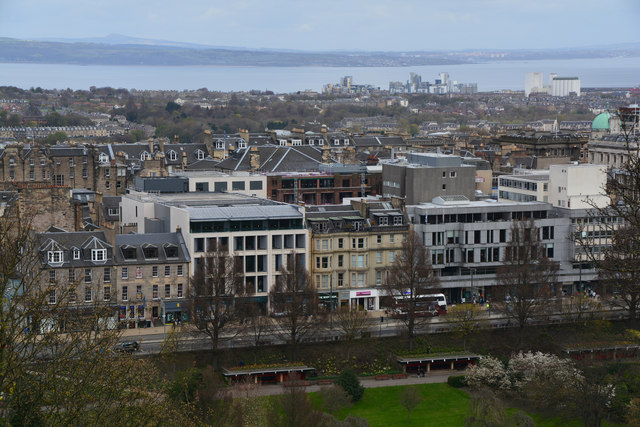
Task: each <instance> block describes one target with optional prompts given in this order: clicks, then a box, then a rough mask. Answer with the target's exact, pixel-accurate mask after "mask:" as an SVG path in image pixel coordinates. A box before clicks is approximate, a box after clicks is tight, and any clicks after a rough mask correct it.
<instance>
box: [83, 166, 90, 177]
mask: <svg viewBox="0 0 640 427" xmlns="http://www.w3.org/2000/svg"><path fill="white" fill-rule="evenodd" d="M82 177H83V178H84V179H87V178H89V172H87V168H82Z"/></svg>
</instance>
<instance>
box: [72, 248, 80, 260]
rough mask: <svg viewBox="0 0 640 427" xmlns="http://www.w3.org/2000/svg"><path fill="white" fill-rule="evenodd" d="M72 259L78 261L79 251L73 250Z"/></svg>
mask: <svg viewBox="0 0 640 427" xmlns="http://www.w3.org/2000/svg"><path fill="white" fill-rule="evenodd" d="M73 259H80V249H78V248H73Z"/></svg>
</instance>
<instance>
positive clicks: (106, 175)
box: [104, 168, 111, 178]
mask: <svg viewBox="0 0 640 427" xmlns="http://www.w3.org/2000/svg"><path fill="white" fill-rule="evenodd" d="M110 176H111V169H109V168H105V169H104V177H105V178H109V177H110Z"/></svg>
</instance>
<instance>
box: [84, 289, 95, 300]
mask: <svg viewBox="0 0 640 427" xmlns="http://www.w3.org/2000/svg"><path fill="white" fill-rule="evenodd" d="M91 301H93V289H91V287H89V286H86V287H85V288H84V302H91Z"/></svg>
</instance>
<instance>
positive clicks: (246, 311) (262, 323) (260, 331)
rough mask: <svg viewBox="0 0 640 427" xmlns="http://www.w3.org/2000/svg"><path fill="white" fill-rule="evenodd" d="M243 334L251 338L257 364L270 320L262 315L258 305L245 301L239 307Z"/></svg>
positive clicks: (270, 323)
mask: <svg viewBox="0 0 640 427" xmlns="http://www.w3.org/2000/svg"><path fill="white" fill-rule="evenodd" d="M241 310H242V317H241V322H242V323H243V328H242V330H243V332H244V333H245V334H246V335H247V336H250V337H251V338H252V342H253V357H254V362H255V363H257V360H258V353H259V348H260V347H261V346H263V345H265V342H264V338H265V337H266V336H267V334H268V332H269V329H270V327H271V325H272V321H271V318H270V317H269V316H266V315H264V313H263V312H262V310H261V308H260V305H259V304H258V303H256V302H254V301H249V300H245V302H244V303H243V304H242V307H241Z"/></svg>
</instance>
